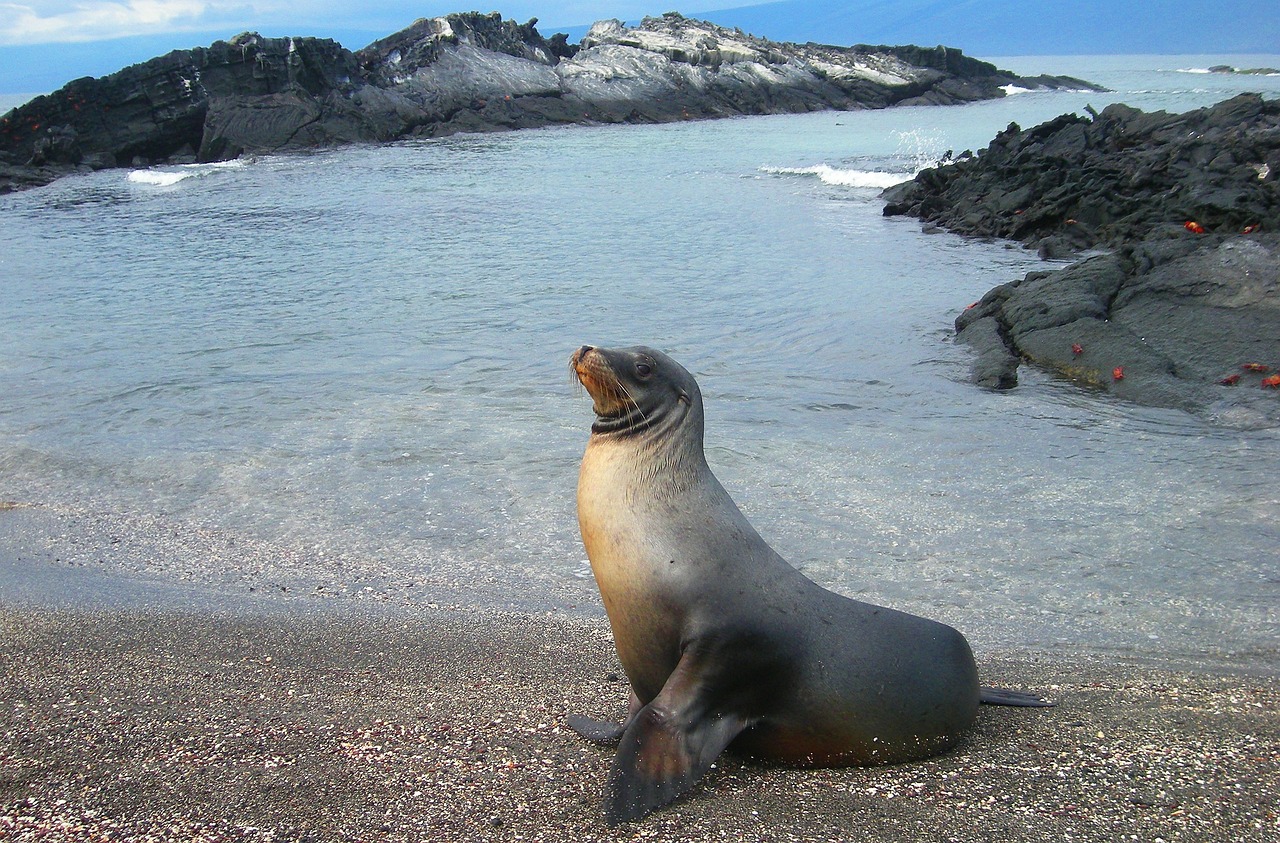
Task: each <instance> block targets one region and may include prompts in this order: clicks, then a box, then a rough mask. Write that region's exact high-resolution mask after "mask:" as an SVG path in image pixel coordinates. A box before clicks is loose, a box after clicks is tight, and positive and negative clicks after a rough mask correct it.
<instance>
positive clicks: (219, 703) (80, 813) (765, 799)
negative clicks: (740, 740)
mask: <svg viewBox="0 0 1280 843" xmlns="http://www.w3.org/2000/svg"><path fill="white" fill-rule="evenodd" d="M979 662H980V668H981V670H982V673H983V678H984V681H985V682H986V683H988V684H1004V685H1009V686H1014V687H1020V688H1027V689H1034V690H1037V691H1040V692H1043V693H1046V694H1048V695H1049V696H1051V697H1052V698H1053V699H1055V700H1056V701H1057V702H1058V706H1057V707H1056V708H1051V709H1038V710H1029V709H1008V708H989V707H984V708H983V709H982V711H981V714H980V716H979V719H978V722H977V724H976V726H975V728H974V729H973V730H972V731H971V733H970V734H969V735H968V737H967V739H966V740H965V741H964V742H963V743H962V744H961V745H960V746H959V747H958V748H957V749H955V750H953V751H951V752H949V753H947V754H945V755H942V756H940V757H938V758H935V759H932V760H929V761H926V762H922V763H914V764H906V765H901V766H894V767H880V768H874V769H858V768H847V769H837V770H799V769H787V768H780V767H773V766H769V765H765V764H761V763H759V762H756V761H752V760H750V759H744V758H741V757H737V756H734V755H732V754H729V755H726V756H724V757H722V758H721V760H720V763H719V764H718V765H717V766H716V768H715V769H713V770H712V771H711V773H710V774H709V775H708V776H706V777H705V779H704V780H703V781H702V782H701V783H700V784H699V785H698V786H697V787H696V788H695V789H694V790H693V791H692V792H691V793H690V794H688V795H687V796H685V797H684V798H682V799H680V800H679V801H677V802H676V803H675V804H674V805H672V806H669V807H667V808H665V809H663V810H661V811H659V812H658V813H656V814H654V815H652V816H650V817H649V818H647V819H645V820H643V821H641V822H637V823H632V824H627V825H623V826H620V827H618V828H613V829H611V828H609V827H608V826H606V825H605V824H604V822H603V820H602V815H601V807H600V796H601V792H602V789H603V787H604V784H605V779H606V775H607V772H608V768H609V763H610V760H611V756H612V752H611V750H609V749H607V748H602V747H598V746H594V745H591V744H588V743H586V742H585V741H583V740H582V739H580V738H579V737H578V736H577V735H576V734H574V733H573V732H571V731H570V730H569V729H567V728H566V727H565V726H564V721H565V716H566V715H567V714H568V713H570V712H583V713H586V714H589V715H593V716H597V717H615V718H620V717H621V716H622V713H623V710H624V707H625V699H626V693H627V689H626V685H625V680H623V679H620V678H619V677H620V675H621V670H620V668H619V666H618V664H617V661H616V658H615V656H614V654H613V649H612V642H611V637H610V634H609V629H608V625H607V623H606V622H605V621H604V620H603V619H602V618H573V617H568V616H565V615H563V614H559V613H548V614H530V613H525V614H515V613H508V612H497V611H494V610H485V609H463V608H446V607H434V608H419V609H407V608H404V607H384V608H382V609H378V610H372V609H367V608H355V607H338V608H334V607H333V606H327V607H324V608H319V609H317V608H306V607H305V606H295V605H292V604H289V603H281V604H278V605H271V606H268V607H266V608H264V607H262V606H255V605H254V604H251V603H248V604H246V605H244V606H240V607H226V606H223V607H216V606H212V607H211V606H207V605H206V606H195V605H193V606H191V607H186V608H183V607H163V608H155V607H133V608H130V607H112V608H109V609H94V608H91V607H87V606H83V605H81V606H73V607H55V606H51V605H41V604H37V603H28V602H23V601H18V600H5V599H0V664H3V667H4V670H3V676H2V678H0V839H3V840H6V841H9V840H12V841H26V840H113V841H115V840H138V841H151V840H208V841H213V840H366V841H379V840H388V841H400V840H433V841H460V840H530V841H534V840H546V841H593V840H717V841H718V840H761V841H775V840H776V841H795V840H851V841H853V840H859V841H860V840H867V841H991V840H998V841H1002V843H1014V841H1033V840H1034V841H1054V843H1062V841H1081V840H1098V841H1102V840H1106V841H1117V840H1141V841H1157V840H1164V841H1202V840H1203V841H1208V840H1221V841H1259V843H1261V841H1274V840H1277V839H1280V818H1278V815H1277V811H1278V810H1280V808H1278V807H1277V805H1278V803H1280V684H1278V683H1277V681H1276V678H1275V676H1274V674H1272V673H1269V672H1263V671H1255V672H1253V673H1250V672H1247V671H1245V672H1241V671H1234V672H1233V671H1230V670H1228V669H1226V668H1222V669H1220V670H1217V669H1206V668H1204V667H1203V666H1198V667H1196V668H1194V669H1188V668H1180V667H1177V666H1174V665H1168V664H1153V663H1143V662H1139V661H1135V660H1126V658H1125V657H1124V656H1123V655H1118V654H1114V653H1111V654H1089V653H1083V652H1078V651H1065V652H1038V653H1037V652H1020V653H1001V654H994V655H993V654H981V653H980V654H979Z"/></svg>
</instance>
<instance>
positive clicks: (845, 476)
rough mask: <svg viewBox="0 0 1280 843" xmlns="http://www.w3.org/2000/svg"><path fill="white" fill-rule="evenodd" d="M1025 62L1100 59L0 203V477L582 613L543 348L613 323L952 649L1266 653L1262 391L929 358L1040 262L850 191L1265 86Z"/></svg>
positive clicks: (772, 500) (38, 495)
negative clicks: (1082, 381)
mask: <svg viewBox="0 0 1280 843" xmlns="http://www.w3.org/2000/svg"><path fill="white" fill-rule="evenodd" d="M1265 58H1266V57H1260V58H1259V60H1258V61H1256V62H1252V63H1250V66H1252V65H1253V64H1264V63H1268V62H1266V61H1263V60H1262V59H1265ZM1037 61H1038V60H1029V59H1017V60H1007V61H1002V62H1001V64H1004V65H1007V66H1014V67H1015V69H1018V70H1022V71H1027V72H1030V71H1036V72H1040V71H1044V72H1053V73H1070V74H1073V75H1078V76H1082V77H1085V78H1089V79H1094V80H1096V81H1099V82H1101V83H1103V84H1107V85H1110V86H1112V87H1116V88H1117V89H1118V90H1117V92H1116V93H1114V94H1106V95H1099V94H1087V95H1086V94H1075V93H1069V92H1060V93H1024V94H1017V95H1014V96H1010V97H1008V98H1006V99H1004V100H1000V101H997V102H990V103H981V104H976V105H972V106H965V107H962V108H945V109H944V108H903V109H892V110H887V111H881V112H856V113H831V112H828V113H820V114H809V115H798V116H782V117H762V118H749V119H734V120H724V121H717V122H703V123H686V124H679V125H669V126H624V127H573V128H559V129H549V130H538V131H526V132H519V133H512V134H499V135H483V136H460V137H455V138H446V139H439V140H431V141H420V142H407V143H402V144H397V145H392V146H385V147H355V148H349V149H343V150H335V151H327V152H319V153H314V154H308V155H297V156H279V157H263V158H259V159H254V160H247V161H241V162H234V163H230V164H224V165H208V166H196V167H162V168H157V169H155V170H147V171H133V172H131V171H128V170H115V171H105V172H100V173H95V174H92V175H86V176H82V177H74V178H68V179H64V180H62V181H60V182H57V183H55V184H53V185H51V186H49V187H47V188H43V189H40V190H36V191H30V192H26V193H22V194H17V195H11V196H6V197H0V220H2V221H3V224H2V226H0V276H2V278H3V280H2V281H0V284H3V296H4V304H3V306H2V307H0V335H2V336H4V337H5V338H6V341H5V343H4V344H3V346H0V381H2V382H3V383H4V385H5V390H4V397H3V399H2V401H0V498H4V499H15V500H20V501H28V502H41V503H46V504H50V505H52V506H56V507H60V508H63V509H65V510H67V511H73V512H74V511H85V512H94V513H104V512H105V513H109V514H111V513H114V514H116V515H118V516H119V517H120V518H121V519H122V523H125V522H128V520H129V519H131V518H137V517H142V518H146V519H150V520H152V521H154V520H159V521H161V522H163V523H167V524H172V525H174V529H175V530H188V531H205V532H209V533H217V534H219V535H224V536H230V537H238V538H241V539H243V541H245V542H257V543H265V544H266V545H269V546H271V547H273V548H276V549H278V554H277V555H278V559H279V560H287V561H288V563H287V565H286V563H285V562H284V561H278V562H271V561H268V562H265V563H263V562H261V560H258V561H255V563H254V564H255V565H266V572H265V573H263V572H262V571H261V570H259V569H258V568H255V569H254V570H253V571H252V572H246V573H245V576H253V577H272V578H275V580H285V579H288V578H293V580H297V581H298V582H299V583H302V584H304V585H305V582H306V581H307V578H308V577H314V576H319V573H320V572H324V574H325V576H326V577H329V578H332V577H333V576H339V577H341V576H346V575H347V574H346V573H338V574H335V573H334V572H335V571H336V570H338V569H337V568H336V567H335V566H341V571H342V572H349V576H350V578H351V580H352V582H356V581H359V582H360V583H365V582H372V583H375V584H376V583H381V585H379V586H378V587H379V588H392V587H393V586H392V585H388V583H401V582H405V581H415V582H420V583H425V584H427V587H426V588H419V589H418V590H417V591H415V592H414V595H416V596H412V597H410V598H407V599H415V600H419V599H420V600H428V599H431V589H430V586H431V584H438V585H439V586H440V587H441V588H442V589H443V588H445V587H446V586H448V587H456V588H462V589H463V590H465V589H466V588H467V587H468V585H469V584H470V583H484V585H485V589H484V594H485V595H491V594H499V595H503V594H505V595H508V596H510V597H511V598H512V599H515V600H519V601H523V602H524V603H526V604H528V605H535V606H536V605H542V604H551V603H555V604H556V605H561V604H563V603H564V602H566V601H568V602H574V603H580V604H582V605H587V606H590V605H594V603H593V601H594V600H596V597H595V596H594V583H593V582H592V581H591V580H590V577H589V572H588V568H587V564H586V561H585V556H584V554H583V552H582V549H581V545H580V543H579V541H578V536H577V527H576V520H575V515H574V487H575V483H576V472H577V464H578V459H579V457H580V455H581V451H582V448H583V446H584V445H585V441H586V437H587V434H588V429H589V426H590V422H591V413H590V402H589V401H588V400H587V398H586V397H585V395H584V394H583V393H582V392H581V390H576V389H575V388H574V386H573V384H572V382H571V380H570V377H569V373H568V368H567V359H568V355H569V353H570V352H571V351H572V350H573V349H574V348H576V347H577V346H578V345H580V344H582V343H584V342H589V343H593V344H601V345H608V344H623V343H625V344H632V343H646V344H650V345H654V346H657V347H659V348H663V349H665V350H667V351H669V352H670V353H671V354H673V355H674V356H676V357H677V359H679V360H681V361H682V362H684V363H685V364H686V366H688V367H689V368H690V369H691V370H692V371H694V372H695V373H696V374H697V375H698V377H699V380H700V383H701V384H702V386H703V391H704V395H705V398H706V400H707V415H708V443H707V444H708V453H709V458H710V460H711V462H712V464H713V467H714V468H715V470H716V471H717V473H718V474H719V476H720V477H721V479H722V481H724V483H725V485H726V486H727V487H728V488H729V489H730V491H731V492H732V493H733V494H734V496H735V498H736V499H737V500H738V502H739V504H740V505H741V506H742V507H743V509H744V510H745V511H746V512H747V515H748V517H749V518H750V519H751V520H752V521H753V523H755V524H756V525H757V527H758V528H759V529H760V531H761V532H762V533H763V534H764V535H765V536H766V538H768V539H769V540H770V541H771V542H772V543H773V544H774V546H775V547H776V548H777V549H778V550H779V551H780V552H781V553H782V554H783V555H784V556H786V557H787V558H788V559H790V560H791V561H792V562H793V563H794V564H796V565H798V566H799V567H801V568H802V569H803V570H805V571H806V573H808V574H809V575H810V576H812V577H813V578H815V579H817V580H819V581H820V582H823V583H824V584H827V585H828V586H830V587H833V588H835V589H837V590H840V591H842V592H844V593H847V594H851V595H855V596H859V597H862V598H865V599H870V600H874V601H878V602H883V603H887V604H889V605H893V606H896V607H899V608H903V609H906V610H908V611H914V612H918V613H923V614H928V615H930V616H933V617H940V618H942V619H945V620H947V621H949V622H952V623H954V624H956V625H958V626H959V627H960V628H962V629H963V630H965V631H966V632H967V633H969V635H970V637H971V638H972V639H974V640H975V643H976V644H977V645H978V646H982V645H996V646H1063V645H1068V644H1069V645H1071V646H1077V645H1083V646H1088V647H1098V648H1120V649H1125V650H1132V651H1136V652H1151V653H1166V654H1168V653H1180V654H1181V653H1195V654H1210V655H1213V654H1236V655H1238V656H1239V657H1243V658H1245V659H1253V658H1256V659H1263V660H1266V659H1275V657H1276V655H1277V646H1276V641H1277V619H1278V618H1277V608H1276V607H1277V606H1278V605H1280V600H1278V598H1280V561H1278V560H1277V556H1278V554H1277V549H1278V548H1280V527H1277V524H1278V523H1280V492H1278V491H1277V489H1280V485H1278V484H1277V483H1276V481H1275V478H1276V477H1277V476H1278V470H1280V431H1278V429H1277V427H1276V425H1275V421H1274V420H1275V418H1276V415H1275V409H1274V407H1273V406H1271V405H1270V404H1267V403H1265V402H1264V401H1262V400H1261V399H1257V398H1256V397H1254V396H1249V397H1251V398H1254V399H1255V400H1254V401H1253V403H1248V402H1246V403H1244V404H1242V405H1236V404H1228V403H1224V404H1223V405H1222V406H1219V407H1215V408H1213V409H1212V410H1211V411H1209V412H1207V413H1205V414H1202V415H1190V414H1185V413H1181V412H1175V411H1167V410H1151V409H1143V408H1137V407H1131V406H1127V405H1124V404H1120V403H1118V402H1114V401H1111V400H1109V399H1108V398H1107V397H1105V396H1099V395H1095V394H1091V393H1086V392H1082V391H1081V390H1079V389H1077V388H1075V387H1074V386H1072V385H1070V384H1067V383H1063V382H1061V381H1058V380H1055V379H1053V378H1051V377H1049V376H1047V375H1043V374H1038V373H1036V372H1034V371H1031V370H1027V369H1024V371H1023V381H1022V385H1021V386H1019V388H1018V389H1016V390H1014V391H1012V392H1009V393H999V394H997V393H991V392H985V391H982V390H979V389H977V388H975V387H973V386H971V385H969V384H968V383H967V382H966V374H967V367H968V361H969V359H970V358H969V353H968V351H967V350H966V349H965V348H963V347H960V346H957V345H955V344H954V343H953V342H952V329H951V324H952V320H953V319H954V317H955V315H956V314H957V313H958V312H959V311H960V310H961V309H962V308H963V307H964V306H965V305H967V304H968V303H970V302H971V301H973V300H975V299H977V298H978V297H980V296H981V295H982V294H983V293H984V292H986V291H987V290H988V289H990V288H991V287H992V286H995V285H996V284H999V283H1002V282H1004V281H1007V280H1011V279H1013V278H1015V277H1020V276H1021V275H1022V274H1023V273H1025V272H1026V271H1028V270H1030V269H1032V268H1035V267H1039V266H1042V264H1041V263H1040V262H1039V261H1037V260H1036V259H1035V257H1034V255H1033V254H1030V253H1027V252H1025V251H1023V250H1021V249H1019V248H1016V247H1012V246H1010V245H1009V244H1004V243H980V242H970V241H966V240H963V239H961V238H958V237H953V236H951V235H947V234H925V233H923V232H922V231H921V228H920V225H919V223H918V222H915V221H912V220H905V219H900V218H893V219H886V218H884V217H883V216H882V215H881V213H880V209H881V204H880V202H879V201H878V199H877V198H876V197H877V192H878V187H876V186H877V185H881V184H884V183H886V182H888V181H892V180H894V179H897V178H905V177H907V176H908V175H910V174H911V173H912V172H914V171H915V170H916V169H917V168H918V167H920V166H922V165H923V164H926V163H929V162H931V161H932V160H935V159H936V158H937V157H938V156H940V155H941V154H942V153H944V152H945V151H946V150H948V149H951V150H955V151H960V150H962V149H965V148H974V149H976V148H980V147H981V146H984V145H985V144H986V141H987V140H988V139H990V137H991V136H992V135H994V133H995V132H996V131H998V130H1000V129H1003V128H1004V127H1005V126H1006V125H1007V124H1008V123H1009V122H1011V121H1016V122H1019V123H1020V124H1022V125H1024V126H1029V125H1033V124H1034V123H1037V122H1040V121H1042V120H1044V119H1048V118H1049V117H1052V116H1055V115H1057V114H1059V113H1062V112H1064V111H1069V110H1076V109H1081V108H1083V107H1084V105H1085V104H1086V103H1088V104H1092V105H1093V106H1094V107H1096V108H1098V109H1101V108H1102V107H1103V106H1104V105H1106V104H1107V103H1108V102H1111V101H1126V102H1131V103H1134V104H1137V105H1141V106H1142V107H1145V108H1156V107H1162V106H1163V107H1167V108H1169V109H1171V110H1183V109H1185V108H1191V107H1196V106H1200V105H1207V104H1210V103H1212V102H1215V101H1217V100H1219V99H1222V98H1223V97H1225V96H1229V95H1230V94H1232V93H1234V92H1237V91H1240V90H1265V91H1267V92H1269V94H1270V95H1280V79H1277V78H1274V77H1233V76H1226V77H1223V76H1209V75H1207V74H1201V73H1191V72H1185V71H1186V70H1189V69H1194V68H1198V67H1202V66H1203V67H1207V66H1208V65H1209V64H1216V63H1220V62H1219V61H1217V60H1212V59H1196V61H1199V62H1200V63H1199V64H1190V63H1187V62H1184V61H1181V60H1178V59H1164V58H1161V59H1158V61H1159V62H1160V64H1159V65H1157V64H1154V62H1156V61H1157V60H1156V59H1151V58H1137V59H1129V60H1126V61H1116V60H1111V59H1108V60H1106V61H1105V62H1100V60H1096V59H1094V60H1090V59H1080V58H1071V59H1044V60H1043V64H1037ZM1091 61H1092V62H1094V64H1093V65H1091V64H1090V62H1091ZM1187 61H1190V60H1187ZM1015 63H1016V64H1015ZM1230 63H1234V64H1240V65H1243V64H1245V62H1244V61H1243V60H1242V59H1241V58H1240V57H1233V58H1231V59H1230ZM1269 63H1271V64H1272V65H1273V66H1274V65H1275V64H1280V58H1277V57H1271V59H1270V62H1269ZM864 185H872V186H864ZM1275 362H1276V363H1277V364H1280V360H1277V361H1275ZM1225 400H1230V401H1237V402H1238V401H1242V400H1243V399H1242V398H1241V396H1240V394H1239V393H1238V392H1237V393H1231V394H1229V395H1226V396H1225V398H1224V401H1225ZM1272 403H1274V402H1272ZM0 552H3V548H0ZM202 564H204V565H206V566H218V567H221V568H225V570H219V571H214V570H207V571H203V572H201V571H197V572H195V573H194V574H192V573H191V572H187V573H186V574H185V575H186V576H194V577H195V578H196V579H200V577H202V576H204V577H206V578H208V579H209V580H211V581H221V580H222V579H225V577H226V574H227V572H228V571H231V572H233V573H234V572H235V571H236V570H237V569H238V566H244V565H247V564H248V563H247V562H245V561H244V560H242V559H239V558H237V557H236V556H235V555H234V554H232V555H228V556H226V557H224V558H220V559H217V560H206V561H205V562H204V563H202ZM273 565H274V566H275V567H274V568H273V567H272V566H273ZM156 570H157V571H159V572H160V573H164V572H165V571H167V570H169V568H167V567H166V566H165V565H163V564H161V563H160V562H157V565H156ZM293 580H290V581H291V582H292V581H293ZM273 581H274V580H273ZM476 595H477V596H476V600H477V601H480V600H487V599H491V598H490V597H488V596H485V597H481V596H480V592H479V591H477V592H476Z"/></svg>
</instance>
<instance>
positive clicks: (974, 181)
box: [884, 94, 1280, 424]
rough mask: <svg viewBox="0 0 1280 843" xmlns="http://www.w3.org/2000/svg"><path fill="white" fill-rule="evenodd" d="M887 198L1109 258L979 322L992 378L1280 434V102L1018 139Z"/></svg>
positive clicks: (973, 323)
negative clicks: (1046, 379)
mask: <svg viewBox="0 0 1280 843" xmlns="http://www.w3.org/2000/svg"><path fill="white" fill-rule="evenodd" d="M884 195H885V198H886V200H887V205H886V207H885V213H886V214H902V213H906V214H913V215H916V216H919V217H920V218H921V219H922V220H925V221H927V223H928V224H929V225H937V226H941V227H943V228H947V229H949V230H951V231H954V232H958V233H961V234H968V235H975V236H982V237H1005V238H1011V239H1015V240H1021V241H1022V242H1024V243H1026V244H1028V245H1031V246H1035V247H1037V248H1038V249H1039V251H1040V254H1041V255H1042V256H1045V257H1066V256H1071V255H1078V254H1080V253H1081V252H1083V251H1085V250H1090V249H1093V250H1101V251H1104V252H1105V253H1103V254H1098V255H1095V256H1093V257H1087V258H1084V259H1083V260H1080V261H1079V262H1077V263H1075V264H1073V265H1071V266H1069V267H1067V268H1066V269H1061V270H1057V271H1040V272H1032V273H1030V274H1028V275H1027V276H1026V277H1025V278H1023V279H1021V280H1019V281H1014V282H1012V283H1009V284H1003V285H1001V286H999V287H996V288H995V289H993V290H991V291H990V292H988V293H987V294H986V295H985V296H984V297H983V298H982V300H981V301H980V302H978V303H977V304H976V305H974V306H972V307H971V308H969V309H968V310H966V311H965V312H964V313H963V314H962V315H961V316H960V317H959V318H958V319H957V320H956V329H957V331H958V337H959V339H961V340H963V341H965V342H966V343H969V344H971V345H972V347H973V348H974V350H975V352H976V355H977V356H976V359H975V363H974V368H973V375H972V376H973V379H974V381H975V382H977V383H980V384H982V385H984V386H988V387H992V388H997V389H1007V388H1010V387H1012V386H1014V385H1016V383H1017V368H1018V364H1019V363H1020V361H1023V360H1027V361H1030V362H1033V363H1035V364H1037V365H1040V366H1042V367H1044V368H1046V369H1049V370H1051V371H1054V372H1057V373H1060V374H1061V375H1064V376H1066V377H1068V378H1070V379H1072V380H1074V381H1076V382H1078V383H1080V384H1083V385H1087V386H1090V387H1094V388H1098V389H1101V390H1106V391H1108V392H1112V393H1114V394H1116V395H1118V396H1120V397H1122V398H1126V399H1129V400H1133V401H1136V402H1139V403H1142V404H1147V405H1152V406H1163V407H1178V408H1183V409H1190V410H1205V409H1210V410H1211V411H1214V412H1218V411H1224V410H1223V408H1227V410H1225V411H1224V412H1232V413H1235V411H1236V410H1238V411H1239V415H1241V417H1242V418H1244V417H1247V419H1248V421H1247V423H1266V424H1271V423H1276V422H1280V389H1272V388H1268V387H1269V386H1270V385H1271V384H1274V381H1271V382H1267V381H1265V378H1266V377H1267V376H1268V373H1270V374H1272V375H1274V373H1275V372H1276V371H1280V102H1272V101H1264V100H1263V99H1262V98H1261V97H1260V96H1257V95H1254V94H1244V95H1241V96H1238V97H1235V98H1232V99H1229V100H1226V101H1224V102H1221V103H1219V104H1217V105H1215V106H1213V107H1211V108H1204V109H1199V110H1196V111H1191V112H1187V113H1186V114H1168V113H1165V112H1154V113H1150V114H1147V113H1143V112H1141V111H1138V110H1137V109H1133V108H1130V107H1128V106H1124V105H1113V106H1110V107H1108V108H1107V109H1106V110H1105V111H1103V112H1102V113H1101V114H1097V115H1094V116H1093V119H1091V120H1090V119H1086V118H1083V117H1079V116H1076V115H1074V114H1067V115H1063V116H1061V117H1058V118H1056V119H1055V120H1051V121H1049V122H1047V123H1045V124H1043V125H1041V126H1037V127H1035V128H1033V129H1029V130H1026V131H1022V130H1020V129H1019V128H1018V127H1017V126H1010V127H1009V129H1008V130H1006V131H1005V132H1002V133H1000V134H999V135H998V136H997V137H996V138H995V139H994V140H993V141H992V142H991V144H990V146H988V147H987V148H986V149H985V150H983V151H982V152H981V153H979V154H978V155H977V156H972V155H967V156H962V158H961V159H960V160H958V161H957V162H955V163H953V164H948V165H945V166H941V167H937V168H934V169H930V170H925V171H923V172H922V173H920V175H919V176H918V177H917V178H916V179H915V180H914V181H912V182H908V183H906V184H904V185H900V186H897V187H894V188H890V189H889V190H888V191H886V192H885V194H884ZM1249 364H1254V365H1249ZM1246 365H1249V368H1243V367H1245V366H1246ZM1260 368H1265V371H1259V369H1260ZM1237 376H1238V377H1237ZM1236 420H1237V421H1239V420H1240V419H1236Z"/></svg>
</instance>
